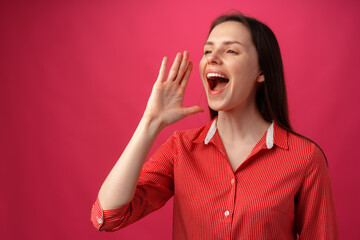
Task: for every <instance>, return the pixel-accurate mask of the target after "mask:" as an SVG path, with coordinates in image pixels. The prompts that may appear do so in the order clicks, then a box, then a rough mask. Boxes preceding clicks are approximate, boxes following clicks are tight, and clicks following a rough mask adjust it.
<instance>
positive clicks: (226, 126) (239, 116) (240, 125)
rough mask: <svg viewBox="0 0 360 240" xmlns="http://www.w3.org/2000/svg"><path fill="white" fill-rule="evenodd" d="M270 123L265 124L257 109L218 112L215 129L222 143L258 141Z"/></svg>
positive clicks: (254, 107) (253, 107) (248, 108)
mask: <svg viewBox="0 0 360 240" xmlns="http://www.w3.org/2000/svg"><path fill="white" fill-rule="evenodd" d="M270 125H271V123H268V122H266V121H265V120H264V119H263V118H262V116H261V114H260V112H259V111H258V109H257V107H256V106H255V104H254V105H252V106H247V107H246V108H243V109H240V108H239V109H233V110H231V111H219V114H218V120H217V128H218V131H219V134H220V136H221V138H222V140H223V141H226V142H230V141H231V142H239V141H241V142H244V141H258V140H259V138H261V136H262V135H263V134H264V133H265V132H266V130H267V129H268V128H269V126H270Z"/></svg>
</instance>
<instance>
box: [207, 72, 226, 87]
mask: <svg viewBox="0 0 360 240" xmlns="http://www.w3.org/2000/svg"><path fill="white" fill-rule="evenodd" d="M206 78H207V80H208V83H209V87H210V89H211V90H212V91H217V90H221V89H224V88H225V87H226V85H227V84H228V83H229V78H228V77H226V76H225V75H222V74H220V73H208V74H207V75H206Z"/></svg>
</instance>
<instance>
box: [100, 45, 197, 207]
mask: <svg viewBox="0 0 360 240" xmlns="http://www.w3.org/2000/svg"><path fill="white" fill-rule="evenodd" d="M166 66H167V58H166V57H165V58H164V59H163V61H162V64H161V68H160V72H159V76H158V78H157V80H156V82H155V84H154V87H153V89H152V92H151V95H150V98H149V101H148V103H147V106H146V110H145V112H144V115H143V117H142V119H141V120H140V123H139V125H138V127H137V129H136V131H135V133H134V135H133V136H132V138H131V140H130V142H129V143H128V145H127V146H126V148H125V150H124V152H123V153H122V155H121V157H120V158H119V160H118V161H117V163H116V164H115V166H114V167H113V169H112V170H111V171H110V173H109V175H108V176H107V178H106V180H105V181H104V183H103V185H102V186H101V189H100V192H99V201H100V203H101V206H102V208H103V210H107V209H114V208H118V207H121V206H124V205H125V204H127V203H128V202H130V201H131V199H132V198H133V196H134V192H135V189H136V184H137V181H138V178H139V175H140V171H141V168H142V166H143V164H144V162H145V160H146V157H147V155H148V153H149V151H150V149H151V147H152V145H153V143H154V141H155V139H156V137H157V136H158V134H159V133H160V132H161V130H162V129H163V128H164V127H165V126H167V125H170V124H172V123H175V122H177V121H179V120H181V119H183V118H185V117H187V116H189V115H191V114H195V113H198V112H201V111H203V109H202V108H201V107H199V106H193V107H190V108H185V107H183V105H182V104H183V97H184V92H185V88H186V85H187V82H188V80H189V77H190V74H191V70H192V66H193V65H192V62H189V54H188V52H187V51H185V52H184V53H183V54H182V53H178V54H177V56H176V58H175V61H174V63H173V65H172V67H171V69H170V71H169V74H168V77H167V79H166V80H165V75H166Z"/></svg>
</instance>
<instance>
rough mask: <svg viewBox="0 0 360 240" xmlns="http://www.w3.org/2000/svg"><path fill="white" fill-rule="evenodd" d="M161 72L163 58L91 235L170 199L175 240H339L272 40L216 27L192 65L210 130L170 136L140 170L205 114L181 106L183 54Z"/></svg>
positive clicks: (316, 158) (253, 23) (188, 65)
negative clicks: (169, 130)
mask: <svg viewBox="0 0 360 240" xmlns="http://www.w3.org/2000/svg"><path fill="white" fill-rule="evenodd" d="M166 66H167V58H164V60H163V62H162V65H161V68H160V73H159V76H158V79H157V81H156V82H155V84H154V87H153V90H152V93H151V96H150V98H149V101H148V104H147V107H146V110H145V113H144V115H143V117H142V119H141V121H140V123H139V126H138V127H137V129H136V131H135V133H134V135H133V137H132V138H131V140H130V142H129V144H128V145H127V147H126V149H125V150H124V152H123V154H122V155H121V157H120V159H119V160H118V162H117V163H116V164H115V166H114V168H113V169H112V170H111V172H110V174H109V175H108V177H107V178H106V180H105V182H104V183H103V185H102V187H101V189H100V192H99V196H98V199H97V201H96V202H95V204H94V205H93V208H92V217H91V218H92V221H93V223H94V225H95V227H96V228H97V229H99V230H102V231H115V230H118V229H120V228H122V227H125V226H127V225H129V224H131V223H133V222H135V221H136V220H138V219H140V218H142V217H144V216H145V215H147V214H149V213H150V212H152V211H154V210H156V209H158V208H160V207H161V206H163V205H164V204H165V203H166V201H167V200H168V199H169V198H171V197H172V196H174V212H173V217H174V221H173V238H174V239H207V240H208V239H287V240H288V239H297V237H299V239H337V235H338V234H337V219H336V212H335V205H334V199H333V194H332V189H331V183H330V177H329V171H328V168H327V162H326V158H325V156H324V154H323V152H322V151H321V149H320V148H319V147H318V146H317V145H316V144H315V143H313V142H312V141H311V140H309V139H307V138H305V137H302V136H300V135H298V134H296V133H295V132H293V130H292V128H291V126H290V123H289V120H288V112H287V100H286V91H285V83H284V74H283V67H282V60H281V55H280V50H279V46H278V43H277V40H276V38H275V36H274V34H273V33H272V31H271V30H270V29H269V28H268V27H267V26H266V25H264V24H263V23H261V22H259V21H257V20H256V19H253V18H249V17H245V16H242V15H240V14H231V15H224V16H221V17H219V18H217V19H216V20H215V21H214V23H213V25H212V27H211V29H210V33H209V36H208V39H207V41H206V43H205V46H204V55H203V58H202V60H201V62H200V75H201V78H202V81H203V84H204V88H205V91H206V95H207V100H208V104H209V108H210V112H211V118H212V120H211V121H210V122H209V123H208V124H207V125H206V126H203V127H201V128H198V129H193V130H187V131H181V132H175V133H174V135H173V136H171V137H170V138H169V139H168V140H167V142H166V143H164V144H163V145H162V146H161V147H160V148H159V149H158V150H157V152H156V153H155V154H154V155H153V156H152V157H151V158H150V160H149V161H148V162H146V163H145V159H146V157H147V155H148V153H149V150H150V148H151V146H152V144H153V142H154V140H155V139H156V137H157V136H158V134H159V133H160V131H161V130H162V129H163V128H164V127H166V126H167V125H170V124H172V123H174V122H177V121H179V120H181V119H183V118H185V117H187V116H189V115H191V114H194V113H198V112H201V111H203V109H202V108H200V107H198V106H193V107H190V108H184V107H183V105H182V102H183V96H184V91H185V87H186V85H187V82H188V80H189V77H190V73H191V70H192V67H193V65H192V62H190V61H189V54H188V52H186V51H185V52H184V53H178V54H177V56H176V58H175V61H174V63H173V65H172V67H171V69H170V72H169V74H168V76H167V77H165V72H166ZM144 163H145V164H144Z"/></svg>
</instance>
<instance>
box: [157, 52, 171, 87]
mask: <svg viewBox="0 0 360 240" xmlns="http://www.w3.org/2000/svg"><path fill="white" fill-rule="evenodd" d="M167 63H168V58H167V57H164V58H163V60H162V62H161V67H160V70H159V75H158V78H157V80H156V82H163V81H164V79H165V74H166V66H167Z"/></svg>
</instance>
